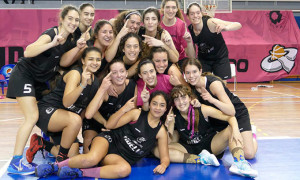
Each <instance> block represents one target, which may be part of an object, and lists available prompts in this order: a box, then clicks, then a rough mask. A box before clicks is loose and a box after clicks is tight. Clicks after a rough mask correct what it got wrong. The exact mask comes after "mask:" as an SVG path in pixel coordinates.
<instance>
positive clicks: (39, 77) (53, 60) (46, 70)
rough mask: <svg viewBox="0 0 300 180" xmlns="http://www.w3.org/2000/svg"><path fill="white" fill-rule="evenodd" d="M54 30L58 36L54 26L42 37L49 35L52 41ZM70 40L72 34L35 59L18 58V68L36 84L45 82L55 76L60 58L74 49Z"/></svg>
mask: <svg viewBox="0 0 300 180" xmlns="http://www.w3.org/2000/svg"><path fill="white" fill-rule="evenodd" d="M54 29H57V34H59V32H58V28H57V26H55V27H52V28H50V29H48V30H46V31H45V32H43V34H42V35H44V34H47V35H49V36H50V37H51V41H52V40H53V39H54V37H55V31H54ZM72 39H73V38H72V34H70V35H69V36H68V37H67V40H66V42H65V43H64V44H62V45H57V46H55V47H52V48H50V49H48V50H47V51H45V52H43V53H41V54H39V55H37V56H35V57H31V58H24V57H22V58H20V59H19V62H18V66H19V67H21V68H22V73H25V74H30V75H31V77H33V78H34V80H35V81H38V82H46V81H48V80H49V79H51V78H52V77H54V76H55V75H56V72H57V68H58V66H59V61H60V59H61V56H62V55H63V54H64V53H65V52H67V51H69V50H70V49H72V48H73V47H74V43H73V40H72Z"/></svg>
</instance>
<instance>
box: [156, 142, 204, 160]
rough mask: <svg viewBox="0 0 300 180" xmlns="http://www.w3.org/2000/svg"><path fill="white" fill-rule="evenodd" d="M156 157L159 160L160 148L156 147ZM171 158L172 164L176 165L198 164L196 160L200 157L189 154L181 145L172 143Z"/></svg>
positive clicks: (170, 147) (170, 148)
mask: <svg viewBox="0 0 300 180" xmlns="http://www.w3.org/2000/svg"><path fill="white" fill-rule="evenodd" d="M153 153H154V155H155V157H157V158H159V152H158V147H155V148H154V150H153ZM169 156H170V162H175V163H196V162H197V161H195V159H198V158H199V156H197V155H195V154H189V153H188V152H187V150H186V149H185V148H184V147H183V146H182V145H181V144H179V143H170V144H169Z"/></svg>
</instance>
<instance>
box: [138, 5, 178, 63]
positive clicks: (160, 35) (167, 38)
mask: <svg viewBox="0 0 300 180" xmlns="http://www.w3.org/2000/svg"><path fill="white" fill-rule="evenodd" d="M143 23H144V27H141V28H140V31H139V36H140V37H141V38H142V40H143V42H144V43H143V48H142V59H144V58H148V57H149V55H150V51H151V47H163V48H165V49H166V50H167V51H168V53H169V56H170V61H171V62H173V63H176V62H177V61H178V58H179V53H178V52H177V50H176V47H175V45H174V43H173V40H172V37H171V35H170V34H169V33H168V31H166V30H164V29H162V28H161V27H160V14H159V10H158V9H156V8H153V7H149V8H147V9H145V10H144V11H143Z"/></svg>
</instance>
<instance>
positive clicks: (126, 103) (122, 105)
mask: <svg viewBox="0 0 300 180" xmlns="http://www.w3.org/2000/svg"><path fill="white" fill-rule="evenodd" d="M107 68H108V70H109V72H111V75H110V81H111V87H113V89H115V91H116V94H117V97H115V96H110V95H109V94H108V93H107V92H105V94H104V96H101V95H100V94H97V95H96V96H95V97H94V99H93V101H92V102H91V103H90V105H89V106H88V108H87V111H86V113H85V116H86V118H88V119H84V121H83V126H82V127H83V128H82V135H83V150H84V153H87V152H88V151H89V148H88V147H89V145H90V144H91V142H92V139H93V138H94V137H95V136H96V135H97V134H99V133H100V132H102V131H101V130H102V128H104V125H105V124H106V121H107V120H108V119H109V117H110V116H111V115H112V114H114V113H116V112H117V111H121V112H123V113H125V112H127V111H130V110H131V109H133V108H135V107H136V106H135V104H136V103H135V98H134V95H135V86H136V83H135V82H134V80H132V79H127V75H128V72H127V71H126V68H125V64H124V62H123V61H122V60H121V59H114V60H113V61H111V62H110V63H109V64H108V67H107ZM109 72H107V73H109ZM92 118H93V119H92Z"/></svg>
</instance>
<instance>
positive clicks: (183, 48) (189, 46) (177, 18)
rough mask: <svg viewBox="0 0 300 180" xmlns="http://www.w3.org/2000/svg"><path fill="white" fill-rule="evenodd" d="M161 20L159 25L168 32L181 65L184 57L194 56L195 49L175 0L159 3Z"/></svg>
mask: <svg viewBox="0 0 300 180" xmlns="http://www.w3.org/2000/svg"><path fill="white" fill-rule="evenodd" d="M161 14H162V15H163V16H162V21H161V22H160V25H161V27H162V28H163V29H165V30H166V31H168V32H169V34H170V35H171V37H172V40H173V42H174V45H175V47H176V49H177V51H178V53H179V61H178V64H179V65H181V64H182V61H181V60H183V59H184V58H186V57H190V58H194V57H195V50H194V46H193V41H192V38H191V35H190V33H189V31H188V30H187V28H186V24H185V22H184V17H183V15H182V13H181V11H180V7H179V3H178V1H177V0H163V1H162V3H161Z"/></svg>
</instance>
